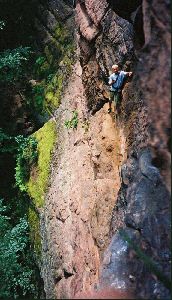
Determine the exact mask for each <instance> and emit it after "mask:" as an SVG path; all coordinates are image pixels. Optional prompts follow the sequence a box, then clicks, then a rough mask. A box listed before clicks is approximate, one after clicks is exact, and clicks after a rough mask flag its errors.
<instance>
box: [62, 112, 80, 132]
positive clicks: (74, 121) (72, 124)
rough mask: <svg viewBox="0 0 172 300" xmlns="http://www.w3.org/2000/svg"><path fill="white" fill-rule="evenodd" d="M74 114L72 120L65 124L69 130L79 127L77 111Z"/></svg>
mask: <svg viewBox="0 0 172 300" xmlns="http://www.w3.org/2000/svg"><path fill="white" fill-rule="evenodd" d="M72 113H73V114H72V118H71V119H70V120H66V121H65V124H64V125H65V127H66V128H67V129H70V128H72V129H74V128H75V129H76V128H77V126H78V112H77V111H76V110H75V111H73V112H72Z"/></svg>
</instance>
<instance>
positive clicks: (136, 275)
mask: <svg viewBox="0 0 172 300" xmlns="http://www.w3.org/2000/svg"><path fill="white" fill-rule="evenodd" d="M63 2H64V3H63ZM63 2H62V1H47V3H48V5H49V7H50V9H49V13H48V14H47V13H46V17H44V14H45V6H44V8H43V12H44V14H42V22H43V23H45V26H46V32H47V31H48V28H49V26H50V24H51V23H52V22H54V24H55V22H56V19H54V17H52V14H51V13H52V9H55V10H54V15H55V12H58V13H57V16H56V18H57V19H58V18H60V19H61V20H65V21H66V20H69V21H67V24H71V23H70V19H71V18H72V15H73V14H74V16H75V24H76V25H75V26H76V30H75V40H76V45H77V55H76V62H75V64H74V66H73V69H72V73H71V76H70V78H69V80H68V83H67V85H66V88H65V91H64V93H63V95H62V103H61V105H60V107H59V108H58V110H57V111H56V112H55V115H54V116H55V120H56V124H57V136H58V139H57V143H56V148H55V151H54V154H53V159H52V172H51V180H50V184H49V191H48V193H47V196H46V202H45V206H44V208H43V209H42V210H41V212H40V220H41V235H42V263H41V274H42V277H43V279H44V287H45V292H46V296H47V298H49V299H51V298H60V299H61V298H72V297H74V296H75V295H77V294H78V293H81V292H83V291H88V290H94V289H99V288H101V287H104V286H105V287H106V286H109V285H110V286H112V287H115V288H117V289H118V288H122V289H124V290H129V291H132V292H133V293H134V294H135V295H136V296H138V297H141V298H147V297H148V298H164V297H165V298H168V297H169V291H168V288H167V285H166V287H165V286H164V285H163V284H162V282H161V281H159V278H158V277H157V275H155V274H154V273H153V272H152V271H151V270H149V268H148V266H147V265H145V262H144V261H143V260H139V259H138V256H137V253H136V252H135V251H134V250H133V247H132V244H129V243H127V241H126V240H125V239H124V238H122V236H121V235H120V234H119V232H118V229H119V227H121V228H123V229H124V233H126V234H127V236H128V237H129V238H130V240H131V242H133V243H135V244H137V245H139V247H140V249H142V250H143V251H144V252H145V253H146V254H147V255H148V256H150V257H151V258H152V259H153V260H154V261H155V262H156V263H157V264H158V267H159V268H160V270H161V271H162V273H164V276H166V277H169V272H170V271H169V266H168V264H169V260H170V253H169V222H170V217H169V189H170V183H169V176H170V168H169V164H170V153H169V151H170V149H169V128H170V124H169V117H170V102H169V78H170V76H169V70H168V66H169V53H170V46H169V40H170V37H169V17H168V13H169V3H168V1H164V2H162V1H158V3H157V2H156V3H155V1H151V3H150V1H147V0H143V1H127V5H126V3H125V1H122V0H121V1H106V0H99V1H97V0H95V1H94V0H85V1H81V0H78V1H76V9H75V11H72V8H71V4H72V3H70V1H63ZM71 2H72V1H71ZM63 10H64V13H63ZM59 11H60V13H59ZM47 20H48V21H47ZM39 22H40V20H39ZM38 27H39V28H40V25H39V26H38ZM44 31H45V30H42V29H41V33H42V32H44ZM46 34H47V33H46ZM114 63H118V64H119V65H121V67H122V68H123V69H124V70H132V71H133V72H134V76H133V78H132V80H130V81H129V82H127V83H126V85H125V88H124V91H123V102H122V106H121V112H120V116H119V120H118V121H114V118H113V115H108V114H107V107H108V105H107V101H108V87H107V77H108V75H109V73H108V72H109V70H110V68H111V65H112V64H114ZM73 111H74V112H77V113H78V116H77V123H78V124H77V129H74V130H73V129H72V128H71V129H69V130H68V129H67V128H65V126H64V123H65V121H66V120H69V119H71V118H72V114H73ZM109 243H110V245H109ZM108 245H109V246H108ZM107 247H108V248H107ZM105 249H107V250H106V251H105V253H104V250H105Z"/></svg>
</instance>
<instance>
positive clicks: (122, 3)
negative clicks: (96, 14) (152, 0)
mask: <svg viewBox="0 0 172 300" xmlns="http://www.w3.org/2000/svg"><path fill="white" fill-rule="evenodd" d="M107 2H108V3H109V4H110V6H111V8H112V9H113V10H114V11H115V12H116V13H117V15H119V16H120V17H122V18H124V19H127V20H129V21H131V19H130V14H131V13H132V12H133V11H135V10H136V9H137V7H138V6H139V5H141V4H142V0H127V1H126V0H108V1H107Z"/></svg>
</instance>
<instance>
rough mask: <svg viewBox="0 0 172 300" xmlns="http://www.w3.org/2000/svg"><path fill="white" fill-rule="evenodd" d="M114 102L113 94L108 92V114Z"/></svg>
mask: <svg viewBox="0 0 172 300" xmlns="http://www.w3.org/2000/svg"><path fill="white" fill-rule="evenodd" d="M113 100H114V92H112V91H110V94H109V109H108V113H110V112H111V111H112V101H113Z"/></svg>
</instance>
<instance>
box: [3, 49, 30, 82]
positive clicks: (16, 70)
mask: <svg viewBox="0 0 172 300" xmlns="http://www.w3.org/2000/svg"><path fill="white" fill-rule="evenodd" d="M30 54H31V50H30V47H18V48H16V49H13V50H9V49H8V50H5V51H3V52H1V53H0V81H1V82H10V83H12V82H13V83H14V82H15V81H17V80H19V79H20V78H21V76H22V75H23V67H24V65H25V64H26V62H27V61H28V59H29V56H30Z"/></svg>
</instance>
